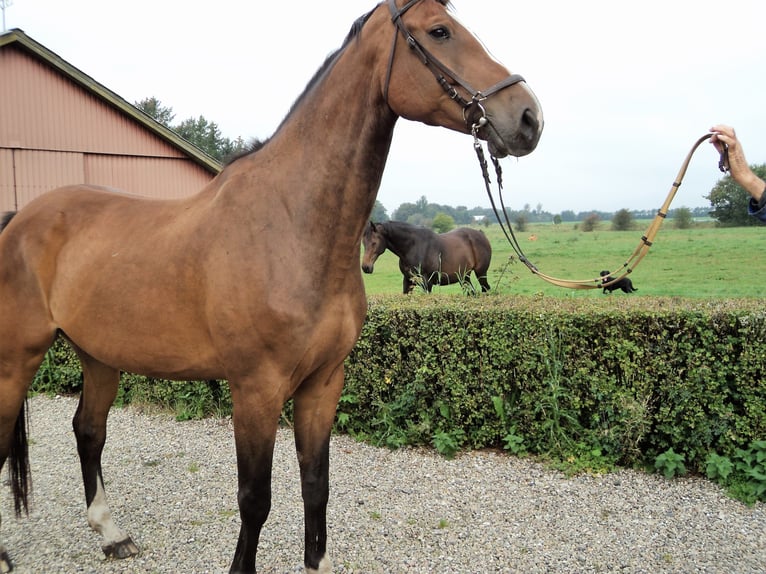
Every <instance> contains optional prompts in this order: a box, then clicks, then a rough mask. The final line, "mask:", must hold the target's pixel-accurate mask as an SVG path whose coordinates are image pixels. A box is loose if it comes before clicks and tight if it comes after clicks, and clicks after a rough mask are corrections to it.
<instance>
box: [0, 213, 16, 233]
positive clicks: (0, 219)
mask: <svg viewBox="0 0 766 574" xmlns="http://www.w3.org/2000/svg"><path fill="white" fill-rule="evenodd" d="M14 215H16V212H15V211H6V212H5V213H3V214H2V215H0V231H2V230H3V229H5V227H6V226H7V225H8V224H9V223H10V222H11V219H13V216H14Z"/></svg>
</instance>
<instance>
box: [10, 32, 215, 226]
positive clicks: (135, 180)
mask: <svg viewBox="0 0 766 574" xmlns="http://www.w3.org/2000/svg"><path fill="white" fill-rule="evenodd" d="M220 170H221V165H220V164H219V163H218V162H217V161H216V160H215V159H213V158H211V157H210V156H208V155H207V154H205V153H204V152H203V151H201V150H200V149H199V148H197V147H195V146H194V145H192V144H190V143H188V142H187V141H185V140H184V139H183V138H181V137H180V136H178V135H177V134H175V133H174V132H173V131H172V130H170V129H168V128H166V127H165V126H163V125H162V124H160V123H158V122H157V121H155V120H154V119H153V118H151V117H149V116H148V115H146V114H145V113H143V112H142V111H141V110H139V109H138V108H136V107H135V106H133V105H131V104H130V103H128V102H126V101H125V100H123V99H122V98H121V97H120V96H118V95H117V94H115V93H114V92H112V91H110V90H109V89H108V88H106V87H104V86H102V85H101V84H99V83H98V82H96V81H95V80H94V79H93V78H91V77H90V76H88V75H86V74H84V73H83V72H81V71H80V70H78V69H77V68H75V67H74V66H73V65H71V64H69V63H68V62H66V61H64V60H63V59H62V58H60V57H59V56H57V55H56V54H55V53H53V52H52V51H50V50H49V49H47V48H46V47H45V46H42V45H41V44H39V43H38V42H36V41H35V40H33V39H32V38H31V37H29V36H27V35H26V34H25V33H24V32H23V31H22V30H19V29H12V30H10V31H8V32H5V33H2V34H0V213H1V212H4V211H14V210H18V209H21V208H22V207H24V205H26V204H27V203H29V201H31V200H32V199H34V198H35V197H37V196H39V195H40V194H42V193H44V192H46V191H48V190H50V189H53V188H56V187H59V186H62V185H67V184H73V183H89V184H97V185H104V186H109V187H113V188H117V189H121V190H124V191H127V192H130V193H136V194H140V195H146V196H153V197H161V198H178V197H184V196H188V195H191V194H193V193H195V192H197V191H199V190H200V189H201V188H202V187H203V186H204V185H205V184H207V183H208V182H209V181H210V180H211V179H212V178H213V177H214V176H215V175H216V174H217V173H218V172H219V171H220Z"/></svg>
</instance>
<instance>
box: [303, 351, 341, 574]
mask: <svg viewBox="0 0 766 574" xmlns="http://www.w3.org/2000/svg"><path fill="white" fill-rule="evenodd" d="M342 390H343V364H342V363H341V364H340V365H339V366H338V367H337V368H336V369H335V370H334V371H333V372H332V374H331V375H330V376H329V379H327V378H324V377H315V378H313V379H310V380H307V381H305V382H304V383H303V385H302V386H301V387H300V388H299V389H298V391H297V392H296V394H295V396H294V397H293V407H294V425H295V427H294V434H295V449H296V452H297V454H298V463H299V465H300V469H301V494H302V495H303V512H304V521H305V549H304V558H303V560H304V565H305V567H306V573H307V574H329V573H330V572H332V563H331V561H330V558H329V556H328V554H327V500H328V498H329V493H330V487H329V481H330V479H329V474H330V434H331V432H332V426H333V422H334V421H335V412H336V409H337V406H338V400H339V399H340V394H341V391H342Z"/></svg>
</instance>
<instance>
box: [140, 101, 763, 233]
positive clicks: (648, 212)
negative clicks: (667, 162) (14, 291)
mask: <svg viewBox="0 0 766 574" xmlns="http://www.w3.org/2000/svg"><path fill="white" fill-rule="evenodd" d="M134 105H135V106H136V107H137V108H138V109H139V110H141V111H143V112H144V113H145V114H147V115H149V116H151V117H152V118H154V119H155V120H156V121H157V122H159V123H160V124H162V125H163V126H165V127H167V128H168V129H171V130H173V131H174V132H175V133H177V134H178V135H179V136H181V137H182V138H183V139H185V140H186V141H188V142H189V143H191V144H193V145H195V146H196V147H198V148H199V149H201V150H202V151H204V152H205V153H206V154H208V155H209V156H210V157H212V158H214V159H216V160H218V161H219V162H222V163H225V162H226V161H227V159H229V158H232V157H235V156H237V155H239V154H241V153H243V152H245V151H247V150H249V149H250V148H251V147H252V146H253V145H254V143H256V142H258V141H259V140H258V139H257V138H251V139H250V140H249V141H245V140H244V139H243V138H242V136H237V137H236V138H235V139H230V138H228V137H226V136H224V135H223V134H222V133H221V130H220V128H219V127H218V125H217V124H216V123H215V122H213V121H209V120H208V119H206V118H205V117H204V116H202V115H200V116H199V117H197V118H194V117H190V118H187V119H185V120H183V121H181V122H178V123H173V122H174V120H175V113H174V112H173V108H171V107H169V106H165V105H163V104H162V102H160V101H159V100H158V99H157V98H156V97H153V96H152V97H148V98H144V99H143V100H141V101H140V102H136V103H135V104H134ZM751 167H752V169H753V171H754V172H755V173H756V175H758V176H759V177H761V178H762V179H766V164H761V165H753V166H751ZM705 199H707V200H708V201H710V207H694V208H688V207H680V208H677V209H671V210H670V213H669V214H668V216H669V217H670V218H674V217H675V218H676V219H677V220H678V221H686V222H691V221H693V220H694V219H697V218H708V217H710V218H712V219H714V220H715V221H716V222H717V224H718V225H722V226H731V227H734V226H746V225H757V224H758V221H757V220H756V218H754V217H751V216H749V215H748V213H747V205H748V202H749V201H750V195H749V194H748V193H747V192H746V191H745V190H744V189H743V188H742V187H741V186H739V185H738V184H737V183H736V182H735V181H734V180H733V179H732V178H731V176H729V175H726V176H724V177H723V178H721V179H720V180H718V182H717V183H716V185H715V186H714V187H713V189H712V190H711V191H710V193H709V194H708V195H706V196H705ZM507 214H508V219H509V221H511V222H513V223H515V224H516V225H517V227H519V228H520V229H521V228H523V227H524V225H526V224H528V223H562V222H571V223H577V224H578V225H579V224H582V225H583V226H584V228H587V226H590V225H597V223H598V222H599V221H612V228H620V227H621V226H623V225H625V221H626V219H627V220H632V219H651V218H653V217H654V216H655V215H656V214H657V210H656V209H643V210H626V209H623V210H619V211H618V212H608V211H598V210H586V211H579V212H574V211H572V210H564V211H561V212H559V213H552V212H550V211H547V210H544V209H543V207H542V205H541V204H538V205H537V206H536V207H535V208H532V207H531V206H530V205H529V204H527V205H524V207H523V208H522V209H519V210H507ZM371 219H372V220H373V221H387V220H389V219H393V220H396V221H406V222H408V223H412V224H415V225H422V226H425V227H431V228H432V229H434V230H437V231H445V230H448V229H451V228H452V227H454V226H455V225H469V224H472V223H476V222H484V223H486V224H489V223H492V222H494V221H495V214H494V212H493V211H492V209H491V208H489V207H474V208H471V209H469V208H468V207H466V206H457V207H453V206H450V205H441V204H437V203H430V202H429V201H428V200H427V199H426V197H425V196H421V197H420V199H418V200H417V201H415V202H414V203H409V202H408V203H402V204H401V205H400V206H399V207H397V208H396V209H395V210H394V211H393V213H391V214H389V213H388V212H387V210H386V208H385V207H384V206H383V204H381V203H380V202H379V201H376V202H375V207H374V208H373V211H372V215H371ZM615 221H617V223H615Z"/></svg>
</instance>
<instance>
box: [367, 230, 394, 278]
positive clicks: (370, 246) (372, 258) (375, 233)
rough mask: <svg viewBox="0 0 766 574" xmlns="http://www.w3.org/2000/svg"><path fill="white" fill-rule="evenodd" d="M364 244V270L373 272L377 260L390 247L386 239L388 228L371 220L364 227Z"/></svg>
mask: <svg viewBox="0 0 766 574" xmlns="http://www.w3.org/2000/svg"><path fill="white" fill-rule="evenodd" d="M362 245H363V246H364V256H363V257H362V271H364V272H365V273H372V271H373V269H374V268H375V262H376V261H377V260H378V257H380V256H381V255H382V254H383V252H384V251H385V250H386V248H387V247H388V242H387V241H386V228H385V227H384V226H383V225H382V224H380V223H373V222H372V221H370V223H369V225H367V227H365V228H364V234H363V235H362Z"/></svg>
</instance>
